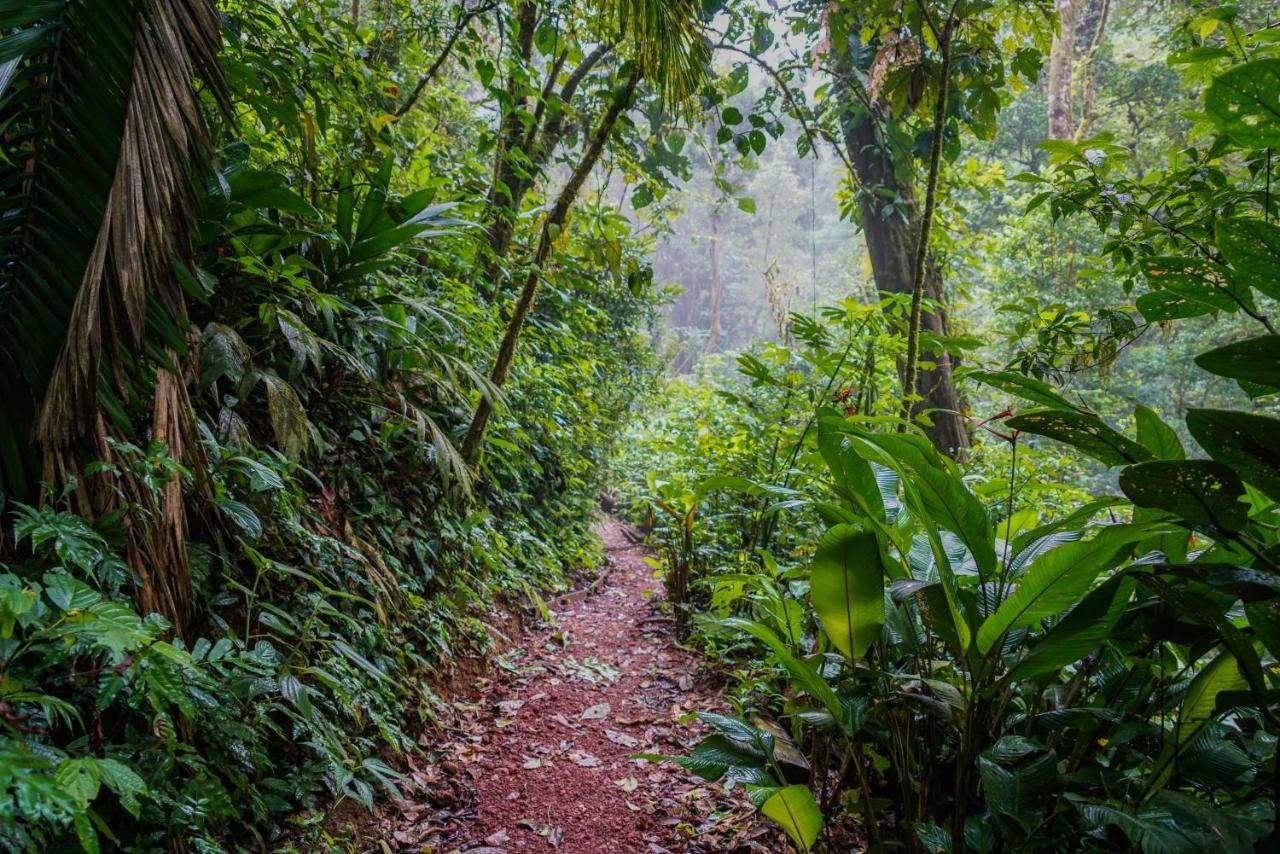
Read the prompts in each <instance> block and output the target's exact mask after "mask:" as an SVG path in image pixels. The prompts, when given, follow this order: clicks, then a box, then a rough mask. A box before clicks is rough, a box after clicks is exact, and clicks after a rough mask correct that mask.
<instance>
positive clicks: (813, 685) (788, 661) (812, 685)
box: [716, 617, 844, 719]
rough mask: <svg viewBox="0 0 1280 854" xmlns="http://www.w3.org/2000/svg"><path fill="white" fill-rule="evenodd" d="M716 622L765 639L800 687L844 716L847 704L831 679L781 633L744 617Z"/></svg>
mask: <svg viewBox="0 0 1280 854" xmlns="http://www.w3.org/2000/svg"><path fill="white" fill-rule="evenodd" d="M716 623H717V624H718V625H721V626H724V627H725V628H730V629H737V630H739V631H743V632H746V633H747V634H749V635H751V636H752V637H754V638H756V639H758V640H760V641H762V642H763V643H764V644H765V645H766V646H767V647H769V649H770V650H772V651H773V654H774V655H776V656H777V657H778V661H780V662H781V663H782V666H783V667H785V668H786V670H787V673H788V674H790V676H791V678H792V680H793V681H794V682H795V684H796V686H797V687H798V688H801V689H802V690H804V691H805V692H807V693H808V694H809V696H811V697H813V698H814V699H815V700H817V701H818V702H820V703H822V705H823V706H824V707H826V709H827V711H828V712H830V713H831V714H832V715H834V716H835V717H836V718H837V719H843V717H844V707H843V706H842V705H841V704H840V698H839V697H837V696H836V692H835V691H834V690H833V689H832V688H831V686H830V685H828V684H827V681H826V680H825V679H823V678H822V676H821V675H819V674H818V672H817V671H816V670H814V669H813V668H812V667H810V666H809V665H808V664H806V663H805V662H803V661H801V660H800V659H799V658H797V657H796V656H795V655H793V654H792V652H791V650H789V649H788V648H787V646H786V644H784V643H783V642H782V641H781V640H780V639H779V638H778V636H777V635H775V634H774V633H773V632H771V631H769V629H768V628H767V627H765V626H762V625H760V624H759V623H756V622H753V621H752V620H746V619H743V618H742V617H728V618H726V619H723V620H717V621H716Z"/></svg>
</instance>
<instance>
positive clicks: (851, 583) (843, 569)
mask: <svg viewBox="0 0 1280 854" xmlns="http://www.w3.org/2000/svg"><path fill="white" fill-rule="evenodd" d="M809 597H810V598H811V599H812V600H813V607H814V610H815V611H817V614H818V619H819V620H821V621H822V627H823V629H825V630H826V632H827V636H828V637H829V638H831V643H832V644H833V645H834V646H835V648H836V649H838V650H840V652H841V653H843V654H844V656H845V658H847V659H848V660H849V661H850V663H854V662H857V661H858V660H859V659H861V658H862V656H863V655H865V654H866V651H867V650H868V649H869V648H870V647H871V645H872V644H873V643H875V641H876V640H877V639H878V638H879V637H880V632H881V630H882V629H883V628H884V569H883V566H882V565H881V562H880V545H879V543H878V542H877V541H876V537H875V535H874V534H872V533H870V532H867V531H862V530H860V529H858V528H855V527H854V526H852V525H837V526H835V527H834V528H832V529H831V530H829V531H827V533H826V534H825V535H824V536H823V537H822V539H821V540H820V541H819V542H818V548H817V552H816V553H815V555H814V558H813V569H812V573H811V575H810V577H809Z"/></svg>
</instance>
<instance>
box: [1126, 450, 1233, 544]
mask: <svg viewBox="0 0 1280 854" xmlns="http://www.w3.org/2000/svg"><path fill="white" fill-rule="evenodd" d="M1120 489H1121V490H1123V491H1124V494H1125V495H1127V496H1129V500H1130V501H1132V502H1133V503H1134V504H1136V505H1137V506H1139V507H1149V508H1152V509H1155V510H1164V511H1166V512H1169V513H1172V514H1174V515H1176V516H1178V517H1180V518H1182V519H1183V520H1184V521H1186V522H1187V523H1189V524H1191V525H1208V526H1210V527H1213V528H1217V529H1218V530H1220V531H1228V532H1235V531H1239V530H1241V529H1242V528H1243V527H1244V526H1245V524H1246V523H1247V522H1248V507H1247V506H1246V505H1244V504H1242V503H1241V502H1240V499H1241V498H1242V497H1243V496H1244V484H1243V483H1241V482H1240V478H1239V476H1238V475H1237V474H1236V473H1235V472H1234V471H1232V470H1231V469H1229V468H1227V467H1226V466H1224V465H1223V464H1222V463H1216V462H1210V461H1209V460H1177V461H1169V460H1158V461H1156V462H1150V463H1141V464H1140V465H1136V466H1130V467H1129V468H1127V469H1125V470H1124V471H1122V472H1121V473H1120Z"/></svg>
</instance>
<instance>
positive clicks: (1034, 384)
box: [966, 371, 1080, 410]
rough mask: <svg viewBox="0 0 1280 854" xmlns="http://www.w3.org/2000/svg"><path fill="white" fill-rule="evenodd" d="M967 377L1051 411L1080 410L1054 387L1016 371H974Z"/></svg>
mask: <svg viewBox="0 0 1280 854" xmlns="http://www.w3.org/2000/svg"><path fill="white" fill-rule="evenodd" d="M966 376H968V377H969V378H970V379H974V380H977V381H978V382H980V383H983V384H984V385H989V386H991V387H992V388H997V389H999V390H1000V391H1003V392H1005V393H1007V394H1012V395H1015V396H1017V397H1020V398H1022V399H1023V400H1029V401H1031V402H1032V403H1036V404H1039V405H1040V406H1047V407H1049V408H1050V409H1067V410H1075V409H1079V408H1080V407H1078V406H1076V405H1075V404H1073V403H1071V402H1070V401H1068V400H1067V399H1066V398H1065V397H1063V396H1062V395H1060V394H1058V392H1057V391H1055V390H1054V388H1053V386H1051V385H1049V384H1048V383H1046V382H1042V381H1040V380H1036V379H1032V378H1031V377H1027V376H1023V375H1022V374H1019V373H1016V372H1014V371H973V372H972V373H969V374H967V375H966Z"/></svg>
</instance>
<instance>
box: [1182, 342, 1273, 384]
mask: <svg viewBox="0 0 1280 854" xmlns="http://www.w3.org/2000/svg"><path fill="white" fill-rule="evenodd" d="M1196 364H1197V365H1199V366H1200V367H1202V368H1204V369H1205V370H1206V371H1208V372H1209V373H1211V374H1217V375H1218V376H1220V377H1230V378H1231V379H1233V380H1237V381H1241V382H1250V383H1258V384H1260V385H1264V386H1269V387H1277V386H1280V335H1260V336H1258V337H1256V338H1246V339H1245V340H1243V341H1237V342H1235V343H1234V344H1228V345H1226V346H1225V347H1218V348H1217V349H1215V350H1210V351H1209V352H1207V353H1201V354H1200V355H1199V356H1196Z"/></svg>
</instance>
